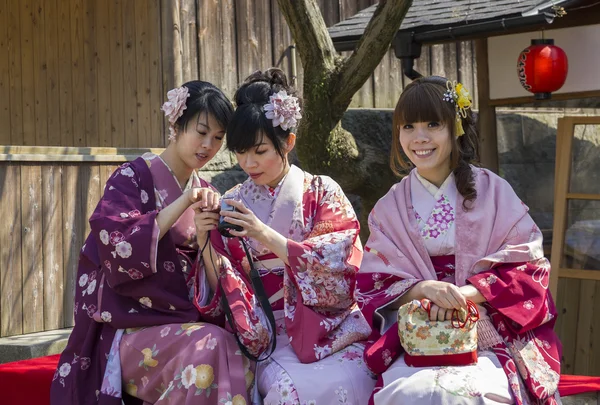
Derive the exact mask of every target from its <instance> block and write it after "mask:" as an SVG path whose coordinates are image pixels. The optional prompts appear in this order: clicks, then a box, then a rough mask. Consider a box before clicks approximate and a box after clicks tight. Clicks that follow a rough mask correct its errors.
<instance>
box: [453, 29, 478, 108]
mask: <svg viewBox="0 0 600 405" xmlns="http://www.w3.org/2000/svg"><path fill="white" fill-rule="evenodd" d="M456 59H457V61H458V77H457V79H456V80H458V81H459V82H461V83H462V84H464V85H465V88H466V89H467V90H468V91H469V92H470V93H471V97H472V98H473V107H472V108H473V109H477V105H478V104H477V97H476V93H474V91H475V81H476V80H477V78H476V77H475V74H474V68H475V54H474V53H473V43H472V42H471V41H462V42H459V43H458V44H457V46H456Z"/></svg>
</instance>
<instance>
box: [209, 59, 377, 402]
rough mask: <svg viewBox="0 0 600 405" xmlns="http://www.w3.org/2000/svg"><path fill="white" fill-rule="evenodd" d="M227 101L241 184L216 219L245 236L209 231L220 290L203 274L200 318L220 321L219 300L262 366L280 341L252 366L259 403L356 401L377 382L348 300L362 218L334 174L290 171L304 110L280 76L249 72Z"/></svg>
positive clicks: (362, 324) (365, 330)
mask: <svg viewBox="0 0 600 405" xmlns="http://www.w3.org/2000/svg"><path fill="white" fill-rule="evenodd" d="M235 103H236V104H237V109H236V111H235V113H234V115H233V117H232V119H231V121H230V123H229V126H228V128H227V147H228V148H229V149H230V150H232V151H233V152H235V154H236V157H237V160H238V162H239V164H240V166H241V168H242V169H243V170H244V171H245V172H246V173H247V174H248V175H249V178H248V180H246V181H245V182H244V183H243V184H241V185H238V186H236V187H234V188H233V189H232V190H230V191H228V192H227V193H225V195H224V196H223V199H224V201H225V202H226V203H228V204H230V205H231V206H233V207H235V208H236V210H237V212H231V211H222V212H221V215H223V216H224V218H225V221H226V222H228V223H230V224H234V225H238V226H241V228H242V231H234V230H232V231H231V234H232V235H233V236H234V237H231V238H225V237H222V236H221V235H219V233H217V232H216V231H215V232H213V233H212V234H211V241H212V243H213V245H214V247H215V249H216V250H217V251H218V252H219V253H220V256H219V257H217V258H214V260H215V261H218V262H219V263H218V264H216V265H215V267H217V268H219V269H220V273H219V280H218V283H220V284H221V286H222V290H221V289H220V288H219V287H218V286H217V280H216V275H215V274H211V273H210V271H208V272H207V278H208V279H209V281H210V284H211V285H212V291H216V293H215V294H214V296H212V297H210V298H207V299H203V297H198V302H199V306H200V311H201V312H202V313H203V314H205V316H210V315H213V316H215V317H222V311H221V304H222V300H224V299H226V300H227V302H228V304H229V306H230V308H231V311H232V313H233V318H234V319H233V322H232V323H233V327H234V329H235V332H236V334H237V337H238V339H239V341H240V344H241V345H243V347H244V348H245V350H247V351H248V353H249V355H251V356H256V357H259V358H260V359H261V360H262V359H264V358H265V357H266V356H267V355H268V354H269V352H270V347H271V346H270V343H271V340H272V339H276V343H277V346H276V349H275V351H274V353H272V355H271V357H269V358H268V360H266V361H260V362H259V363H257V370H256V379H257V389H258V394H259V395H260V396H261V397H262V401H264V402H263V403H264V404H265V405H284V404H286V405H287V404H290V405H291V404H316V405H330V404H334V403H344V404H355V405H363V404H365V403H366V402H367V400H368V398H369V395H370V394H371V392H372V390H373V387H374V385H375V380H374V379H373V377H372V376H371V375H370V373H369V371H368V370H367V368H366V367H365V365H364V362H363V345H362V344H361V343H359V342H360V341H362V340H364V339H366V337H367V336H368V335H369V333H370V328H369V326H368V324H367V323H366V321H365V319H364V317H363V316H362V314H361V312H360V310H358V307H357V305H356V301H355V299H354V292H355V282H356V273H357V271H358V267H359V265H360V261H361V258H362V246H361V244H360V240H359V238H358V235H359V222H358V219H357V218H356V215H355V213H354V210H353V209H352V206H351V205H350V202H349V201H348V199H347V198H346V197H345V195H344V193H343V192H342V190H341V188H340V187H339V185H338V184H336V183H335V182H334V181H333V180H332V179H331V178H329V177H326V176H313V175H311V174H309V173H306V172H304V171H302V170H301V169H299V168H298V167H296V166H294V165H290V163H289V160H288V156H289V153H290V152H291V150H292V149H293V147H294V144H295V141H296V136H295V134H294V133H293V128H294V127H296V125H297V120H299V119H300V117H301V113H300V106H299V103H298V99H297V98H296V97H295V96H294V92H293V90H292V89H291V88H290V87H289V86H288V84H287V79H286V77H285V75H284V74H283V72H282V71H281V70H279V69H269V70H268V71H266V72H264V73H263V72H256V73H254V74H253V75H251V76H250V77H248V78H247V79H246V81H245V82H244V83H243V84H242V85H241V87H240V88H239V89H238V90H237V92H236V94H235ZM241 240H244V242H245V243H246V244H247V245H249V252H250V254H251V258H252V260H253V262H254V264H255V266H256V270H258V273H259V274H260V279H261V280H262V284H263V285H264V290H265V291H266V296H267V297H268V298H269V302H270V306H271V307H272V310H273V312H274V318H275V321H276V327H275V329H276V330H275V331H273V330H271V327H270V324H269V322H268V321H267V316H266V311H265V310H264V307H263V306H261V305H259V304H258V298H257V294H256V293H255V290H254V289H253V288H252V285H251V283H250V281H249V277H248V273H249V270H250V263H249V261H248V259H247V257H246V255H245V253H244V249H243V246H242V244H241ZM210 279H212V281H211V280H210ZM223 294H225V297H223ZM267 305H268V304H267ZM259 401H260V399H259Z"/></svg>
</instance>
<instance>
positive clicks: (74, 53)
mask: <svg viewBox="0 0 600 405" xmlns="http://www.w3.org/2000/svg"><path fill="white" fill-rule="evenodd" d="M70 1H71V7H70V18H71V61H72V62H71V80H72V89H73V95H72V96H73V98H74V101H73V146H97V145H87V144H86V111H85V107H86V104H87V98H88V97H95V94H88V93H87V92H86V82H85V70H86V63H85V49H84V43H85V29H84V20H85V15H84V12H85V9H84V7H85V6H84V4H83V3H84V2H89V0H70ZM83 98H85V99H86V101H84V100H83Z"/></svg>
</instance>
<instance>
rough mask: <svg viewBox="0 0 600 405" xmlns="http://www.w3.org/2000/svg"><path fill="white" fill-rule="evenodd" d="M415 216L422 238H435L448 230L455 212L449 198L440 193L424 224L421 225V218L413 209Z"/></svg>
mask: <svg viewBox="0 0 600 405" xmlns="http://www.w3.org/2000/svg"><path fill="white" fill-rule="evenodd" d="M415 217H416V219H417V223H418V224H419V228H421V236H422V237H423V238H424V239H437V238H439V237H440V236H442V235H445V234H446V233H447V232H448V230H449V229H450V227H451V226H452V224H453V223H454V219H455V214H454V208H453V207H452V204H450V200H449V199H448V197H447V196H446V195H444V194H442V195H441V196H440V198H439V199H438V200H437V202H436V204H435V207H433V210H432V211H431V214H430V215H429V218H428V219H427V221H426V222H425V224H424V225H422V224H423V218H421V216H420V215H419V214H418V213H417V211H415Z"/></svg>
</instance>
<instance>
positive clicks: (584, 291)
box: [574, 281, 596, 375]
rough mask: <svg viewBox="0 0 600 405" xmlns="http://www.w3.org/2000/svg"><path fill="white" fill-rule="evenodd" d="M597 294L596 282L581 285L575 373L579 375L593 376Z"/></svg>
mask: <svg viewBox="0 0 600 405" xmlns="http://www.w3.org/2000/svg"><path fill="white" fill-rule="evenodd" d="M595 294H596V282H592V281H589V282H583V283H581V290H580V295H579V317H578V322H577V344H576V351H575V370H574V371H575V373H576V374H579V375H592V374H590V373H591V372H592V368H591V365H592V362H591V355H592V353H593V351H592V339H591V337H592V334H593V332H594V331H593V328H592V323H593V322H594V317H593V314H592V311H593V309H594V304H593V303H594V296H595Z"/></svg>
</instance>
